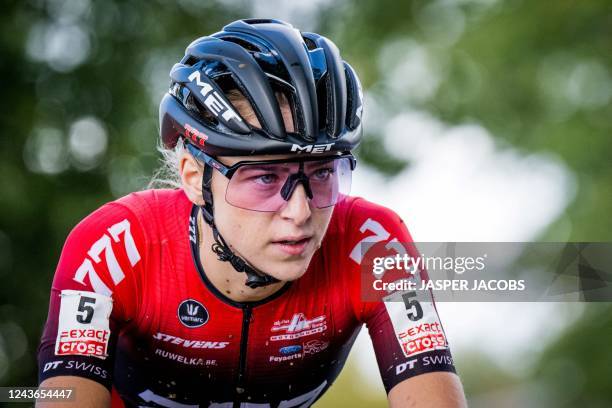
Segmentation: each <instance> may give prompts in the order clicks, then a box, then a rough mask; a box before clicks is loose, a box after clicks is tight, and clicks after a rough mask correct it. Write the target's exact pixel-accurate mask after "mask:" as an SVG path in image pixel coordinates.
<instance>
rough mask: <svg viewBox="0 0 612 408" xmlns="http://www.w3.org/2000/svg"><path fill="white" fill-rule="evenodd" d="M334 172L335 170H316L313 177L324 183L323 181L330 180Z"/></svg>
mask: <svg viewBox="0 0 612 408" xmlns="http://www.w3.org/2000/svg"><path fill="white" fill-rule="evenodd" d="M333 172H334V170H333V169H331V168H324V169H318V170H315V172H314V174H313V176H314V177H315V179H316V180H318V181H323V180H327V179H328V178H330V177H331V174H332V173H333Z"/></svg>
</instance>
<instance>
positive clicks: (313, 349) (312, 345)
mask: <svg viewBox="0 0 612 408" xmlns="http://www.w3.org/2000/svg"><path fill="white" fill-rule="evenodd" d="M327 346H329V341H321V340H318V339H314V340H309V341H307V342H305V343H304V354H315V353H318V352H320V351H323V350H325V349H326V348H327Z"/></svg>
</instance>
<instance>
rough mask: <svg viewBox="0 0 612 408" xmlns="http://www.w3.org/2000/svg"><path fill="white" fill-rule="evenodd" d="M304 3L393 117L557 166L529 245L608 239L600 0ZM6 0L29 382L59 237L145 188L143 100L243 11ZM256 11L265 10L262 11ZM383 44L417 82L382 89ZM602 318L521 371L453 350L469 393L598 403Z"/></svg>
mask: <svg viewBox="0 0 612 408" xmlns="http://www.w3.org/2000/svg"><path fill="white" fill-rule="evenodd" d="M260 3H265V2H260ZM315 3H316V4H315V5H314V6H317V4H318V5H319V7H321V10H320V12H319V22H318V25H319V28H318V30H319V31H320V32H322V33H324V34H326V35H328V36H329V37H330V38H332V39H333V40H334V41H336V43H337V44H338V45H339V47H340V49H341V50H342V53H343V56H344V57H345V58H346V59H347V60H348V61H349V62H350V63H351V64H352V65H353V66H354V67H355V68H356V69H357V71H358V72H359V73H360V75H361V77H362V82H363V84H364V88H365V89H366V90H367V91H368V92H369V93H371V94H373V95H377V96H378V97H379V100H380V101H381V103H382V104H383V107H384V108H385V109H386V110H388V111H389V112H400V111H402V110H403V109H407V108H411V109H420V110H425V111H428V112H430V113H431V114H433V115H434V116H435V117H437V118H439V119H441V120H443V121H445V122H447V123H450V124H459V123H473V122H476V123H480V124H481V125H483V126H484V127H485V128H486V129H488V130H489V131H490V132H491V134H492V135H494V136H495V137H497V138H499V139H500V140H504V141H506V142H508V143H510V144H512V145H513V146H515V147H516V148H518V149H520V150H521V151H522V152H525V154H527V153H530V152H544V153H546V154H550V155H555V156H557V157H558V158H559V159H560V160H562V161H563V162H564V163H566V165H567V166H569V168H570V169H571V170H572V172H573V173H574V174H575V176H576V180H577V189H578V191H577V194H576V198H575V200H574V201H573V202H572V203H570V205H569V207H568V208H567V211H566V212H565V213H564V214H563V216H562V217H561V218H560V219H558V220H557V221H556V223H555V224H554V225H552V226H551V227H550V229H549V230H548V232H546V233H544V234H543V235H542V237H541V238H542V239H552V240H554V239H555V237H556V234H557V231H559V230H561V229H563V230H565V229H567V228H569V229H570V240H576V241H580V240H582V241H606V240H607V241H610V238H611V236H612V217H610V216H609V215H610V214H612V160H611V157H612V138H611V137H610V131H611V129H612V120H611V118H612V104H611V103H610V102H611V100H612V71H611V69H612V53H611V52H610V50H611V49H612V47H611V46H612V44H611V41H612V7H610V2H609V1H608V0H590V1H588V2H578V1H572V0H559V1H556V2H554V3H551V2H546V1H543V0H538V1H524V0H523V1H521V0H508V1H501V0H500V1H495V0H456V1H435V2H431V1H425V0H418V1H409V2H395V1H390V0H379V1H350V0H344V1H338V2H323V3H317V2H315ZM3 6H4V7H3V10H4V12H3V13H1V14H0V33H1V40H0V78H1V81H2V96H3V109H2V110H0V126H1V130H2V133H1V136H0V180H1V183H0V185H1V186H2V193H1V194H0V282H1V284H0V383H1V384H13V385H26V384H27V385H31V384H35V383H36V360H35V355H36V346H37V343H38V339H39V336H40V333H41V330H42V325H43V323H44V320H45V317H46V307H47V302H48V293H49V288H50V283H51V279H52V276H53V271H54V266H55V263H56V262H57V259H58V256H59V253H60V250H61V246H62V243H63V240H64V239H65V237H66V235H67V234H68V232H69V230H70V229H71V228H72V227H73V226H74V225H75V224H76V223H77V222H78V221H79V220H80V219H82V218H83V217H84V216H85V215H87V214H88V213H90V212H91V211H92V210H94V209H95V208H97V207H98V206H100V205H101V204H102V203H104V202H106V201H109V200H111V199H113V198H114V197H117V196H120V195H122V194H125V193H127V192H129V191H131V190H135V189H139V188H143V187H144V186H145V185H146V182H147V180H148V179H147V177H148V176H149V175H150V174H151V173H152V171H153V169H154V168H155V167H156V165H157V153H156V151H155V144H156V133H157V112H156V109H157V107H156V102H157V101H158V100H159V98H160V97H161V95H162V93H163V92H164V90H165V87H166V86H167V84H168V82H167V72H168V71H169V69H170V67H171V65H172V63H174V62H175V61H177V60H178V59H179V58H180V57H181V56H182V52H183V49H184V47H185V46H186V45H187V44H188V43H189V42H190V41H191V40H193V39H194V38H195V37H197V36H199V35H203V34H205V33H210V32H214V31H216V30H218V29H219V28H220V27H221V26H222V25H223V24H224V23H227V22H229V21H232V20H234V19H237V18H245V17H251V15H250V13H251V11H249V10H251V9H252V7H253V5H252V4H251V3H249V2H247V1H225V2H212V1H210V2H199V1H190V0H182V1H178V2H176V3H175V2H165V1H160V0H158V1H147V2H145V1H142V0H132V1H129V2H127V1H95V2H91V3H90V2H88V1H84V0H83V1H81V0H73V1H70V0H47V1H45V0H24V1H19V0H7V1H5V2H4V3H3ZM314 6H313V7H314ZM260 9H261V7H260ZM264 9H267V10H270V11H271V12H272V14H274V12H273V10H274V5H273V4H271V3H270V4H268V5H267V8H264ZM272 17H274V15H272ZM393 44H397V45H398V48H397V49H398V50H401V49H402V48H401V47H403V46H405V45H406V44H408V45H410V46H411V47H412V49H414V48H415V46H416V47H417V48H418V49H419V50H421V51H422V52H423V53H424V55H425V57H426V60H427V61H428V64H427V65H426V67H427V68H428V69H430V70H431V72H430V73H431V75H433V80H432V84H433V85H432V86H431V87H430V88H426V89H425V90H421V91H420V92H421V93H411V92H408V91H410V89H408V91H406V90H403V91H402V89H401V87H395V86H394V84H391V91H390V90H389V84H388V82H389V75H390V73H389V71H388V69H387V68H388V64H387V63H386V62H387V60H384V59H383V58H382V57H380V55H379V54H382V53H384V50H385V48H388V49H391V48H389V47H390V46H391V45H393ZM390 57H391V59H401V58H402V54H401V53H400V54H397V53H393V52H391V53H390ZM394 88H398V89H394ZM79 129H81V130H80V131H79ZM83 129H84V130H83ZM83 132H85V133H83ZM91 134H96V135H97V139H96V138H93V139H92V138H88V136H87V135H91ZM367 137H368V138H369V141H368V142H367V143H365V144H364V146H363V147H362V149H361V152H360V155H361V159H362V160H364V161H365V162H367V163H369V164H372V165H375V166H376V167H377V168H379V169H380V170H381V171H383V172H385V173H387V174H392V173H393V172H396V171H398V170H399V169H400V168H402V167H403V166H404V165H406V163H405V162H403V161H402V160H400V159H394V158H393V156H392V155H390V153H392V152H386V151H385V150H384V147H382V143H380V138H381V137H382V136H381V135H379V134H376V133H375V132H373V133H372V134H369V135H367ZM88 149H89V150H88ZM96 149H97V150H96ZM92 151H94V153H95V152H96V151H97V154H90V153H91V152H92ZM88 152H89V153H88ZM389 157H391V158H389ZM610 316H612V307H610V306H609V305H607V304H602V305H597V306H592V305H589V306H587V307H586V311H585V313H584V315H583V316H582V317H581V318H580V319H579V320H578V322H577V323H576V325H575V326H573V327H569V328H568V329H567V330H566V331H565V332H563V333H562V335H561V336H560V338H559V339H558V340H557V341H555V342H554V343H553V344H551V345H550V346H549V347H548V348H547V349H546V350H545V351H544V352H543V353H542V354H541V356H540V357H539V360H538V361H539V362H538V363H537V364H536V365H535V366H534V369H533V372H532V373H530V374H528V375H527V374H526V376H525V377H524V378H518V379H517V378H514V377H512V376H511V375H510V374H508V372H507V371H505V370H504V369H503V368H501V367H496V366H495V365H494V364H490V363H487V361H486V359H483V357H482V356H480V357H479V356H473V357H470V358H467V357H465V358H459V359H458V366H459V369H460V372H461V371H462V368H464V370H463V372H464V373H465V377H464V381H465V383H466V389H467V390H468V392H469V396H476V395H479V394H483V393H487V392H491V391H493V390H496V389H499V388H500V387H501V388H503V387H515V386H520V384H521V383H522V384H526V383H529V382H534V383H535V384H542V387H544V386H546V387H548V388H547V389H549V390H550V392H549V394H550V395H554V396H555V398H552V397H551V398H552V399H548V400H545V399H544V400H542V401H540V403H539V404H533V401H532V406H568V407H569V406H576V405H583V406H589V407H595V406H602V407H603V406H610V405H612V387H610V386H609V378H610V377H612V355H611V354H610V352H609V351H608V350H607V347H606V346H607V345H608V344H609V343H610V342H611V341H612V332H611V330H610V328H611V327H612V321H611V319H610ZM358 381H359V380H358V374H357V373H356V372H355V371H354V370H351V369H350V367H349V369H347V370H345V373H343V376H342V377H341V378H340V379H339V380H338V384H337V385H336V386H334V387H333V388H332V390H331V391H330V393H328V395H326V396H325V398H324V399H323V401H322V404H321V405H324V404H327V405H330V406H334V405H341V404H343V403H346V402H347V401H349V399H348V398H349V397H352V398H353V400H354V401H355V400H356V401H355V402H353V403H351V405H352V406H358V405H363V406H373V405H374V404H376V402H375V401H378V402H377V403H378V404H380V403H382V404H383V405H384V399H383V398H381V397H380V396H377V397H375V398H376V399H375V400H369V399H368V397H367V396H364V395H362V394H359V392H357V391H355V389H357V388H358V387H355V384H357V383H358ZM517 384H518V385H517ZM351 386H352V388H351ZM547 395H548V394H547Z"/></svg>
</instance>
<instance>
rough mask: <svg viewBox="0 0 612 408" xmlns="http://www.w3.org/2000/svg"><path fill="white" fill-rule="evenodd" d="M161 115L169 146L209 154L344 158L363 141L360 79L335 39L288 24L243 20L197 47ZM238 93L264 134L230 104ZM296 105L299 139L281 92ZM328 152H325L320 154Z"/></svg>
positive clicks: (176, 76) (177, 72)
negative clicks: (288, 126) (184, 144)
mask: <svg viewBox="0 0 612 408" xmlns="http://www.w3.org/2000/svg"><path fill="white" fill-rule="evenodd" d="M170 77H171V80H172V81H171V85H170V91H169V92H168V93H167V94H166V95H165V96H164V97H163V99H162V101H161V104H160V107H159V118H160V125H161V129H160V134H161V139H162V142H163V144H164V145H165V146H166V147H168V148H172V147H174V146H175V145H176V142H177V140H178V138H179V137H181V136H183V137H186V138H187V139H189V140H190V141H191V142H192V144H194V145H196V146H197V147H198V148H200V149H201V150H202V151H204V152H205V153H207V154H210V155H213V156H216V155H224V156H243V155H256V154H291V153H297V154H299V153H322V152H330V151H331V152H342V151H350V150H352V149H353V148H355V147H356V146H357V145H358V144H359V142H360V139H361V134H362V127H361V112H362V99H363V98H362V93H361V86H360V83H359V79H358V78H357V75H356V74H355V71H354V70H353V68H351V66H350V65H349V64H347V63H346V62H345V61H343V60H342V59H341V58H340V54H339V52H338V48H337V47H336V46H335V45H334V43H333V42H331V41H330V40H329V39H327V38H325V37H323V36H321V35H318V34H313V33H301V32H300V31H299V30H297V29H295V28H294V27H293V26H292V25H291V24H288V23H285V22H283V21H280V20H270V19H249V20H238V21H235V22H233V23H231V24H229V25H227V26H225V27H224V28H223V31H220V32H218V33H215V34H212V35H211V36H207V37H201V38H198V39H197V40H195V41H193V42H192V43H191V44H190V45H189V46H188V47H187V49H186V51H185V56H184V57H183V58H182V59H181V61H180V62H179V63H177V64H175V65H174V66H173V67H172V70H171V72H170ZM230 89H237V90H238V91H240V93H242V94H243V95H244V96H245V98H246V99H247V100H248V101H249V102H250V104H251V106H252V108H253V110H254V112H255V114H256V116H257V118H258V120H259V123H260V124H261V128H256V127H254V126H251V125H250V124H248V123H247V122H246V121H245V120H244V119H243V118H242V117H241V116H240V114H239V113H238V112H237V111H236V110H235V108H234V107H233V106H232V104H231V103H230V102H229V101H228V99H227V98H226V97H225V94H224V92H227V91H228V90H230ZM279 91H280V92H282V93H283V94H284V95H285V96H286V97H287V99H288V100H289V105H290V107H291V112H292V116H293V123H294V127H295V132H292V133H287V132H286V131H285V126H284V123H283V117H282V115H281V110H280V107H279V104H278V101H277V99H276V96H275V92H279ZM317 145H324V146H322V147H321V146H317Z"/></svg>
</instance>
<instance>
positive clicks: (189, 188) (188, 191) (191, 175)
mask: <svg viewBox="0 0 612 408" xmlns="http://www.w3.org/2000/svg"><path fill="white" fill-rule="evenodd" d="M179 172H180V174H181V183H182V184H183V191H185V195H187V198H189V200H190V201H191V202H192V203H194V204H196V205H203V204H204V199H203V198H202V166H201V165H200V164H199V163H198V162H197V161H196V160H195V159H194V158H193V156H192V155H190V154H189V153H187V152H185V153H183V154H182V155H181V157H180V159H179Z"/></svg>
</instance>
